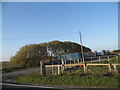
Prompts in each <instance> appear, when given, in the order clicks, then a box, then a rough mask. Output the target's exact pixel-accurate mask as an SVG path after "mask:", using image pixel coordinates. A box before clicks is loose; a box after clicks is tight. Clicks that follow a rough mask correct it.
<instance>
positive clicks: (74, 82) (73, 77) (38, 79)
mask: <svg viewBox="0 0 120 90" xmlns="http://www.w3.org/2000/svg"><path fill="white" fill-rule="evenodd" d="M93 63H118V61H117V60H116V58H115V57H114V58H111V60H110V61H109V62H107V61H101V62H93ZM112 68H113V67H112ZM118 69H119V67H118V66H117V70H118ZM118 71H119V70H118ZM118 71H111V72H109V70H108V67H107V66H89V67H88V71H87V72H86V73H85V72H84V71H83V67H72V68H68V69H65V71H64V72H63V73H61V74H60V75H52V74H51V72H52V71H51V69H47V71H46V72H47V73H46V75H45V76H41V75H40V72H36V73H32V74H29V75H24V76H20V77H14V78H9V79H11V80H12V81H14V82H19V83H32V84H45V85H62V86H71V87H84V88H88V87H89V88H95V87H96V88H118V87H120V84H119V83H118V82H120V79H119V76H120V73H119V72H118ZM54 72H56V68H54Z"/></svg>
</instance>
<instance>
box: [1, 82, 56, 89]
mask: <svg viewBox="0 0 120 90" xmlns="http://www.w3.org/2000/svg"><path fill="white" fill-rule="evenodd" d="M0 84H2V85H8V86H16V87H33V88H55V87H49V86H37V85H21V84H9V83H0Z"/></svg>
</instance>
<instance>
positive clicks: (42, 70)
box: [40, 56, 120, 75]
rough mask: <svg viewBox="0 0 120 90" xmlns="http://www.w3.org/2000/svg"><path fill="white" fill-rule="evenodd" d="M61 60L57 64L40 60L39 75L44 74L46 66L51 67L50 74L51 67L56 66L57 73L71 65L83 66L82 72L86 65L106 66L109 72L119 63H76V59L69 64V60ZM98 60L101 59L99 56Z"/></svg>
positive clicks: (115, 69)
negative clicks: (48, 63) (45, 63)
mask: <svg viewBox="0 0 120 90" xmlns="http://www.w3.org/2000/svg"><path fill="white" fill-rule="evenodd" d="M116 59H117V60H118V57H116ZM106 60H108V61H109V60H110V59H109V56H107V59H106ZM61 61H62V64H58V65H44V64H43V63H42V61H41V62H40V74H41V75H46V73H45V72H46V68H52V74H53V68H54V67H56V68H57V75H59V74H60V73H63V72H64V70H65V69H66V68H71V67H74V66H80V65H82V66H83V70H84V72H87V71H88V66H108V70H109V72H111V71H117V67H116V66H118V65H120V64H117V63H116V64H111V63H109V64H102V63H84V64H83V63H81V62H80V61H78V62H77V63H76V61H74V64H71V62H70V64H66V62H65V61H64V60H61ZM98 61H101V60H100V57H99V60H98ZM112 67H113V68H112Z"/></svg>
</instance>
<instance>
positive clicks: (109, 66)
mask: <svg viewBox="0 0 120 90" xmlns="http://www.w3.org/2000/svg"><path fill="white" fill-rule="evenodd" d="M108 68H109V71H110V72H111V71H112V69H111V64H109V65H108Z"/></svg>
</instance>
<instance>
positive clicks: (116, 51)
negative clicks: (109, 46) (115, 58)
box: [112, 49, 120, 53]
mask: <svg viewBox="0 0 120 90" xmlns="http://www.w3.org/2000/svg"><path fill="white" fill-rule="evenodd" d="M112 52H114V53H120V49H118V50H113V51H112Z"/></svg>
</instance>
